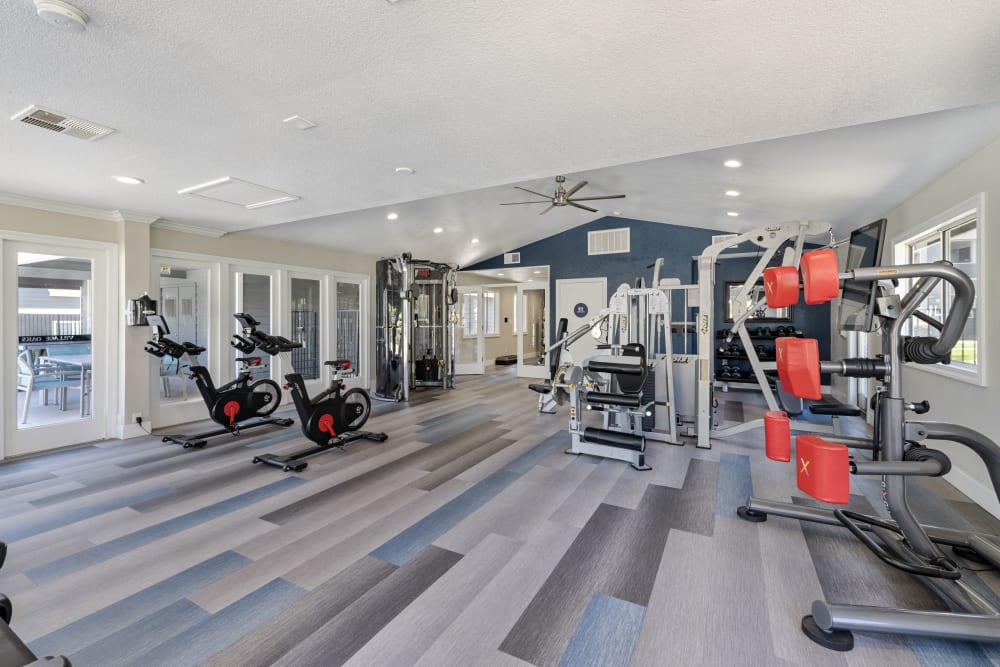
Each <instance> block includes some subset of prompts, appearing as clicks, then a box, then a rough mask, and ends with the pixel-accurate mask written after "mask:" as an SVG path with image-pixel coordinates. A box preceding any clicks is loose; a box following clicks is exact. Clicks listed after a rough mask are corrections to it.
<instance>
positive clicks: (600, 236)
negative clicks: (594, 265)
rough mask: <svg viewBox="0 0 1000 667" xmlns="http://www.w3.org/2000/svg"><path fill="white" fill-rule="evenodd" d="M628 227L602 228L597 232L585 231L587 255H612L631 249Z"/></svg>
mask: <svg viewBox="0 0 1000 667" xmlns="http://www.w3.org/2000/svg"><path fill="white" fill-rule="evenodd" d="M629 231H630V230H629V228H628V227H620V228H618V229H602V230H601V231H599V232H587V254H588V255H613V254H615V253H626V252H630V251H631V238H630V235H629Z"/></svg>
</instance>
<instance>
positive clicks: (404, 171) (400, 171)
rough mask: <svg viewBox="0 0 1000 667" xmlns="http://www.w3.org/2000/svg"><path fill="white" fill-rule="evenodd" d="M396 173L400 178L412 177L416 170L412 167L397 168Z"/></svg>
mask: <svg viewBox="0 0 1000 667" xmlns="http://www.w3.org/2000/svg"><path fill="white" fill-rule="evenodd" d="M396 173H397V174H399V175H400V176H412V175H413V174H415V173H416V170H414V169H411V168H410V167H396Z"/></svg>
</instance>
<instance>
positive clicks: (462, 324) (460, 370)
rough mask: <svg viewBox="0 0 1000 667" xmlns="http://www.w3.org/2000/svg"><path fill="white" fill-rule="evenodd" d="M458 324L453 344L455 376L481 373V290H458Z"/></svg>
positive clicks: (464, 288)
mask: <svg viewBox="0 0 1000 667" xmlns="http://www.w3.org/2000/svg"><path fill="white" fill-rule="evenodd" d="M458 295H459V296H458V304H459V308H458V324H457V325H456V327H455V330H456V332H457V336H456V341H455V342H456V344H455V374H456V375H480V374H482V373H483V348H484V337H483V320H484V318H483V316H482V315H483V288H482V287H460V288H459V289H458Z"/></svg>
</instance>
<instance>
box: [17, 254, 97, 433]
mask: <svg viewBox="0 0 1000 667" xmlns="http://www.w3.org/2000/svg"><path fill="white" fill-rule="evenodd" d="M92 289H93V273H92V267H91V261H90V260H89V259H83V258H78V257H63V256H56V255H41V254H36V253H30V252H19V253H17V343H18V345H17V353H18V354H17V409H18V412H17V414H18V419H17V428H19V429H22V428H31V427H33V426H42V425H45V424H53V423H58V422H68V421H73V420H79V419H89V418H90V415H91V414H92V413H93V410H92V409H91V406H90V405H89V404H88V397H89V396H90V395H91V391H90V389H91V388H90V379H91V356H90V354H91V347H90V336H91V320H92V315H93V313H92V308H93V294H92ZM98 409H100V406H98Z"/></svg>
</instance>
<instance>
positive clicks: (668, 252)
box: [465, 216, 830, 359]
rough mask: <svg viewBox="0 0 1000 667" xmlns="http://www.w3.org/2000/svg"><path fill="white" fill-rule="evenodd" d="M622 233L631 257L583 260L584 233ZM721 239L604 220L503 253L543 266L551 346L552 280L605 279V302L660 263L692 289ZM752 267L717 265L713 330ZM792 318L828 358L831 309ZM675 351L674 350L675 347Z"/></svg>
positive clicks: (705, 232) (697, 231)
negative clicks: (699, 260)
mask: <svg viewBox="0 0 1000 667" xmlns="http://www.w3.org/2000/svg"><path fill="white" fill-rule="evenodd" d="M539 224H544V218H543V219H541V220H540V222H539ZM621 227H628V228H629V229H630V230H631V231H630V242H629V244H630V248H631V252H628V253H617V254H612V255H588V254H587V232H592V231H598V230H605V229H618V228H621ZM726 233H731V230H717V229H702V228H698V227H682V226H679V225H670V224H666V223H662V222H647V221H643V220H632V219H629V218H618V217H610V216H607V217H604V218H600V219H598V220H594V221H593V222H589V223H587V224H585V225H580V226H579V227H574V228H573V229H570V230H567V231H565V232H562V233H559V234H555V235H553V236H549V237H548V238H544V239H542V240H540V241H536V242H534V243H531V244H529V245H526V246H522V247H520V248H512V249H510V250H509V251H507V252H520V253H521V263H520V264H519V266H545V265H548V267H549V279H550V283H549V285H550V291H549V305H548V311H547V312H548V314H549V316H548V330H549V331H548V340H550V341H551V340H552V338H553V336H554V335H555V324H556V322H555V318H554V317H552V316H551V314H552V313H555V298H556V297H555V281H556V280H561V279H566V278H594V277H600V276H607V279H608V297H609V298H610V296H611V294H613V293H614V291H615V290H616V289H618V286H619V285H621V284H622V283H628V284H629V285H634V284H635V279H636V278H637V277H639V276H642V277H643V278H645V280H646V282H647V284H648V283H649V281H650V280H651V279H652V276H653V270H652V269H651V268H647V267H648V266H649V265H650V264H652V263H653V262H654V261H655V260H656V259H657V258H658V257H662V258H663V267H662V268H661V269H660V277H661V278H677V279H679V280H680V281H681V282H682V283H687V284H691V283H695V282H697V279H698V275H697V266H696V263H695V261H694V259H693V258H694V257H696V256H698V255H700V254H701V253H702V251H704V250H705V248H706V247H708V246H709V245H710V244H711V243H712V236H714V235H717V234H726ZM755 249H756V246H751V245H749V244H744V245H743V246H741V247H739V248H737V249H735V250H733V251H731V252H740V251H744V252H746V251H750V252H752V251H753V250H755ZM779 256H780V255H779ZM755 264H756V261H755V260H753V259H752V258H748V259H727V260H723V261H722V262H720V264H719V266H718V267H717V269H716V284H715V292H716V293H715V303H716V309H715V310H716V312H715V329H716V330H718V329H722V328H724V327H725V322H724V321H723V314H724V310H723V307H722V304H723V303H724V296H723V292H724V290H725V283H726V281H737V280H738V281H740V282H742V281H743V280H745V279H746V277H747V276H748V275H749V274H750V271H751V270H752V269H753V267H754V265H755ZM504 267H505V265H504V263H503V255H502V254H501V255H497V256H495V257H490V258H489V259H486V260H483V261H482V262H479V263H478V264H474V265H472V266H468V267H465V269H466V270H474V271H479V270H484V269H502V268H504ZM792 313H793V322H792V324H794V325H795V326H796V328H797V329H799V330H801V331H803V333H804V334H805V335H806V336H808V337H810V338H818V339H819V349H820V355H821V358H823V359H828V358H829V353H830V307H829V306H827V305H824V306H804V305H803V304H802V303H801V302H800V304H799V306H798V307H795V308H793V309H792ZM674 319H680V315H679V314H678V313H675V316H674ZM779 324H785V323H776V322H774V323H772V322H768V323H761V324H760V325H757V324H750V327H751V328H753V327H756V326H778V325H779ZM786 326H787V325H786ZM678 343H679V340H678V339H675V342H674V344H675V346H676V345H678ZM692 344H696V343H695V341H694V336H692V337H691V339H690V342H689V349H691V348H690V345H692ZM767 347H769V348H771V349H773V347H774V344H773V342H770V343H768V344H767ZM675 349H677V348H676V347H675Z"/></svg>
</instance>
